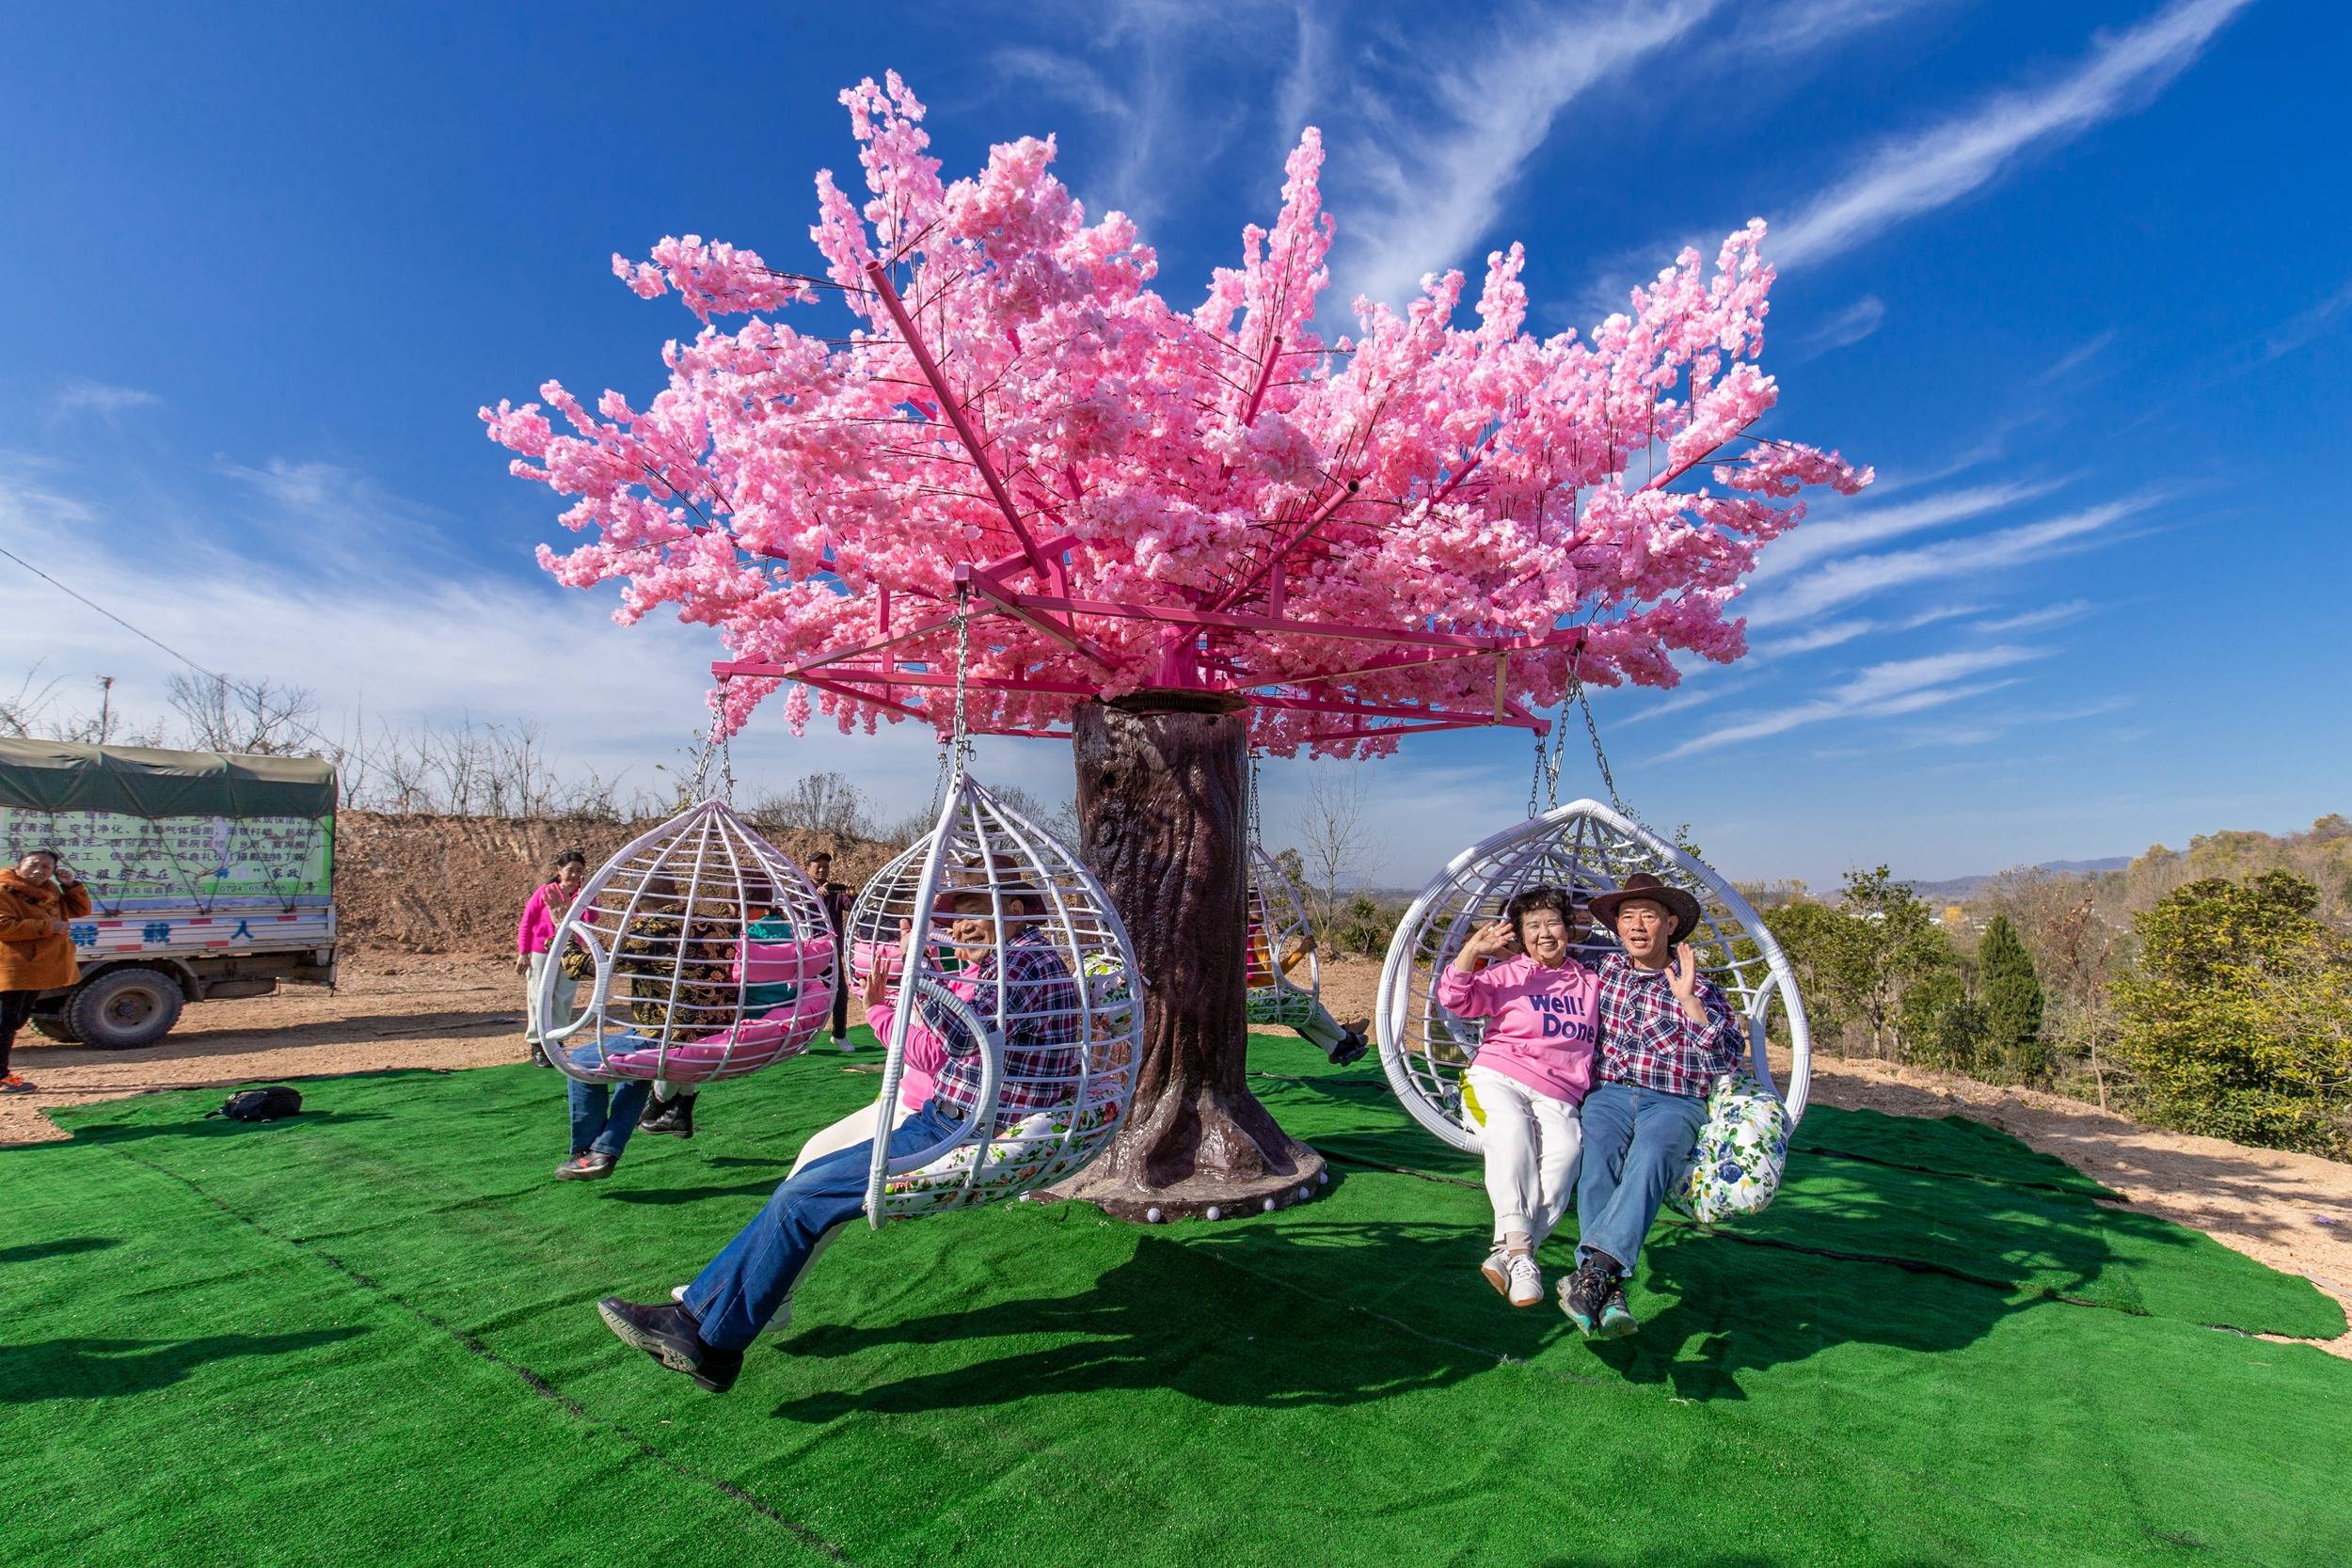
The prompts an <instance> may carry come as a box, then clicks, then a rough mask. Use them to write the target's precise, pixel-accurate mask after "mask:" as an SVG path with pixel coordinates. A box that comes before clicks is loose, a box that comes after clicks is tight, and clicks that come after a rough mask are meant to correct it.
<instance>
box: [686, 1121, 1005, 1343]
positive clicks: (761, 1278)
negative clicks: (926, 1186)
mask: <svg viewBox="0 0 2352 1568" xmlns="http://www.w3.org/2000/svg"><path fill="white" fill-rule="evenodd" d="M961 1123H962V1116H961V1111H960V1110H958V1109H957V1108H956V1107H954V1106H947V1105H943V1104H942V1103H941V1102H940V1101H936V1100H934V1101H931V1102H930V1104H928V1105H926V1106H924V1107H923V1108H922V1109H921V1110H919V1111H917V1112H915V1113H914V1115H913V1116H911V1117H907V1119H906V1120H904V1121H902V1122H900V1123H899V1124H898V1127H897V1129H896V1130H895V1131H893V1132H891V1134H890V1154H891V1158H893V1159H897V1158H898V1156H900V1155H903V1154H912V1153H914V1152H915V1151H916V1150H918V1149H924V1148H930V1147H931V1146H932V1145H934V1144H938V1143H943V1142H945V1141H946V1139H947V1137H948V1136H949V1135H950V1134H951V1133H953V1132H955V1131H956V1129H957V1128H958V1127H959V1126H961ZM873 1163H874V1140H873V1139H871V1138H867V1139H866V1140H864V1141H863V1142H860V1143H854V1144H851V1145H850V1147H849V1148H841V1149H836V1150H834V1152H833V1153H831V1154H828V1155H826V1156H825V1157H824V1158H823V1159H821V1160H812V1161H810V1162H809V1163H808V1164H805V1165H803V1166H802V1167H801V1168H800V1169H799V1170H798V1171H797V1172H795V1173H794V1174H792V1175H791V1176H789V1177H787V1178H786V1179H785V1180H784V1182H783V1184H782V1185H780V1186H778V1187H777V1188H776V1190H775V1192H774V1194H773V1195H772V1196H770V1198H769V1199H768V1206H767V1207H766V1208H764V1209H762V1210H761V1211H760V1212H759V1213H758V1214H757V1215H756V1216H755V1218H754V1219H753V1220H752V1223H751V1224H749V1225H747V1226H745V1227H743V1228H742V1229H741V1230H739V1231H738V1232H737V1233H736V1237H735V1240H733V1241H731V1242H729V1243H727V1244H726V1246H725V1247H724V1248H723V1249H722V1250H721V1252H720V1254H719V1256H718V1257H716V1258H713V1259H711V1260H710V1263H709V1265H708V1266H707V1268H705V1269H704V1270H703V1272H702V1273H701V1274H699V1275H695V1276H694V1283H693V1284H691V1285H689V1286H688V1287H687V1288H686V1309H687V1310H688V1311H689V1312H691V1313H692V1314H693V1315H694V1318H695V1321H696V1322H698V1323H700V1324H701V1325H702V1330H701V1332H702V1337H703V1342H704V1343H705V1344H707V1345H714V1346H717V1347H718V1348H719V1349H721V1350H729V1349H735V1350H739V1349H741V1348H742V1347H743V1346H745V1345H748V1344H750V1343H751V1342H752V1341H753V1340H754V1339H756V1338H759V1331H760V1330H761V1329H763V1328H765V1327H766V1326H767V1325H768V1320H769V1319H770V1318H772V1317H774V1316H775V1314H776V1307H777V1305H778V1304H779V1303H781V1302H782V1301H783V1300H784V1299H785V1298H786V1297H787V1296H788V1295H790V1294H791V1293H792V1286H793V1284H794V1282H795V1281H796V1280H798V1279H799V1277H800V1274H801V1270H802V1269H803V1268H805V1267H806V1266H807V1264H808V1259H809V1255H810V1254H811V1253H812V1252H814V1251H815V1250H816V1248H817V1243H818V1242H820V1241H822V1240H824V1237H825V1232H827V1231H829V1230H831V1229H833V1228H834V1227H835V1226H839V1225H847V1224H848V1223H849V1222H850V1221H851V1220H853V1219H855V1218H857V1217H858V1215H859V1214H861V1213H863V1212H865V1210H866V1179H867V1176H868V1175H869V1173H870V1172H871V1170H872V1168H873Z"/></svg>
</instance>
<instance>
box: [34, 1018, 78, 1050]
mask: <svg viewBox="0 0 2352 1568" xmlns="http://www.w3.org/2000/svg"><path fill="white" fill-rule="evenodd" d="M32 1024H33V1033H34V1034H36V1035H39V1036H40V1037H41V1038H43V1039H49V1040H56V1042H57V1043H58V1044H59V1045H79V1044H80V1043H81V1041H82V1037H81V1036H79V1035H77V1034H75V1033H74V1032H73V1025H72V1024H71V1023H68V1022H66V1020H65V1014H63V1013H35V1014H34V1015H33V1018H32Z"/></svg>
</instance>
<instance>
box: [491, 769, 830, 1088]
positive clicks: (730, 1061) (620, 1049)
mask: <svg viewBox="0 0 2352 1568" xmlns="http://www.w3.org/2000/svg"><path fill="white" fill-rule="evenodd" d="M575 945H577V946H578V947H580V948H582V949H584V950H585V951H586V952H587V954H588V956H589V959H590V963H591V966H592V972H591V974H590V976H589V983H588V987H587V991H586V996H585V999H584V1000H583V1001H582V1002H581V1003H580V1010H579V1013H578V1015H577V1016H576V1017H575V1018H574V1019H573V1020H572V1021H571V1022H569V1023H566V1024H563V1025H561V1026H558V1027H554V1028H549V1029H547V1030H545V1031H543V1037H544V1039H545V1042H546V1045H547V1051H548V1059H549V1060H550V1061H552V1062H553V1063H554V1064H555V1065H556V1066H557V1067H559V1068H561V1069H563V1070H564V1072H565V1073H566V1074H567V1075H569V1076H571V1077H573V1078H577V1079H580V1080H581V1081H582V1082H585V1083H611V1082H613V1081H615V1080H621V1079H655V1078H659V1079H663V1080H666V1081H668V1082H670V1083H674V1084H700V1083H707V1082H709V1081H711V1080H714V1079H720V1078H739V1077H741V1076H742V1075H743V1074H745V1073H747V1072H756V1071H758V1070H759V1069H761V1068H764V1067H767V1066H770V1065H771V1064H772V1063H775V1062H780V1061H782V1060H784V1059H785V1058H786V1057H787V1056H793V1055H797V1054H799V1053H801V1052H803V1051H804V1050H806V1049H807V1047H808V1042H809V1041H810V1039H812V1038H813V1037H815V1036H816V1034H817V1031H818V1029H819V1028H821V1027H823V1025H824V1024H825V1022H826V1021H827V1020H828V1019H829V1018H830V1017H831V1016H832V1011H833V988H834V980H835V976H834V973H833V971H834V945H833V927H832V925H831V923H830V922H828V921H827V920H826V918H825V906H824V901H823V900H822V899H821V898H819V897H818V894H817V890H816V888H815V887H814V886H812V885H811V884H810V882H809V879H808V878H807V877H806V876H804V875H803V873H802V871H801V868H800V867H799V866H797V865H795V864H793V863H792V862H791V860H790V859H789V858H787V856H786V855H785V853H784V852H783V851H782V850H780V849H778V848H777V847H775V846H774V845H772V844H770V843H769V842H768V841H767V840H766V839H764V838H762V837H760V835H759V834H758V833H756V832H753V831H752V829H751V828H750V827H749V826H747V825H746V824H745V823H744V821H743V819H742V818H741V817H739V816H736V815H735V813H734V812H733V811H732V810H731V809H729V808H728V806H727V805H726V804H725V802H723V801H722V800H715V799H714V800H705V801H704V802H703V803H702V804H700V805H698V806H695V807H693V808H692V809H691V810H689V811H687V812H684V813H682V814H681V815H679V816H674V817H672V818H671V819H670V820H669V821H667V822H664V823H662V824H661V825H660V827H658V828H655V829H654V830H652V831H651V832H647V833H644V834H643V835H641V836H640V837H638V838H636V839H634V840H632V841H631V842H630V843H629V844H628V845H627V846H625V847H623V848H622V849H621V850H620V851H619V852H618V853H617V854H615V855H614V856H613V857H612V859H611V860H609V861H607V862H606V863H604V865H603V866H601V867H600V868H598V870H597V871H596V874H595V875H594V876H592V877H590V878H589V879H588V880H587V882H586V883H585V884H584V885H583V886H582V887H581V888H580V895H579V897H577V898H575V899H574V900H573V901H572V906H571V908H570V909H568V910H566V911H564V917H563V919H562V920H560V921H559V922H557V924H556V927H555V940H554V942H553V943H552V945H551V946H550V947H549V949H548V951H549V952H550V953H551V954H554V955H556V956H558V957H559V958H560V957H561V956H562V955H563V954H564V953H565V952H567V951H568V950H570V949H571V948H572V947H574V946H575ZM563 981H564V975H563V974H562V972H561V970H560V968H559V966H558V964H557V963H555V962H550V963H548V966H547V968H546V971H545V974H544V975H543V976H542V978H541V981H540V987H539V993H538V996H537V997H536V999H535V1000H536V1004H537V1006H538V1007H539V1009H540V1016H541V1017H543V1018H546V1017H552V1016H553V1006H554V999H555V993H556V990H557V988H558V987H559V986H560V985H561V984H562V983H563Z"/></svg>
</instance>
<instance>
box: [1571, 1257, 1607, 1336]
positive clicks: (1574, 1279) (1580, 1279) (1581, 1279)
mask: <svg viewBox="0 0 2352 1568" xmlns="http://www.w3.org/2000/svg"><path fill="white" fill-rule="evenodd" d="M1614 1285H1615V1281H1613V1279H1611V1278H1610V1276H1609V1275H1607V1274H1606V1273H1604V1272H1603V1271H1602V1270H1601V1269H1600V1268H1599V1267H1598V1266H1597V1264H1595V1263H1593V1262H1592V1261H1591V1260H1590V1259H1585V1260H1582V1261H1580V1262H1579V1263H1578V1264H1577V1266H1576V1272H1575V1273H1574V1274H1572V1275H1568V1277H1567V1278H1565V1279H1564V1280H1562V1281H1561V1282H1560V1310H1561V1311H1563V1312H1565V1313H1566V1314H1567V1315H1568V1322H1570V1323H1574V1324H1576V1327H1577V1332H1579V1333H1580V1334H1582V1335H1583V1336H1584V1337H1585V1338H1592V1336H1593V1334H1594V1332H1595V1331H1596V1330H1597V1329H1598V1328H1599V1327H1600V1317H1601V1309H1602V1308H1603V1307H1605V1306H1606V1305H1607V1304H1608V1301H1609V1292H1610V1291H1611V1290H1613V1288H1614Z"/></svg>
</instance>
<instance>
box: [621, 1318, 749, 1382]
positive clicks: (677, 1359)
mask: <svg viewBox="0 0 2352 1568" xmlns="http://www.w3.org/2000/svg"><path fill="white" fill-rule="evenodd" d="M596 1313H597V1315H598V1316H599V1317H601V1318H603V1319H604V1326H605V1327H607V1328H609V1329H611V1330H612V1332H613V1334H614V1335H615V1336H617V1337H618V1338H620V1340H621V1342H622V1343H623V1344H627V1345H634V1346H636V1347H637V1348H638V1349H639V1350H642V1351H644V1353H645V1354H647V1355H650V1356H652V1357H653V1358H654V1359H655V1360H656V1361H659V1362H660V1363H661V1364H662V1365H663V1366H665V1367H667V1368H669V1369H670V1370H672V1371H674V1372H684V1373H685V1374H686V1375H687V1376H689V1377H691V1378H692V1379H693V1380H694V1382H695V1385H696V1386H699V1387H703V1388H707V1389H709V1390H710V1391H711V1392H712V1393H714V1394H723V1393H725V1392H726V1391H727V1390H728V1389H730V1388H732V1387H734V1386H735V1379H736V1374H737V1373H739V1372H740V1371H741V1370H743V1353H742V1352H741V1351H739V1350H721V1349H719V1348H718V1347H717V1346H716V1345H709V1344H705V1343H704V1342H703V1337H702V1334H701V1332H700V1330H701V1327H702V1325H701V1324H700V1323H696V1322H695V1321H694V1314H692V1313H691V1312H689V1311H688V1310H687V1309H686V1308H685V1307H677V1306H674V1305H672V1304H670V1303H668V1302H662V1303H660V1304H659V1305H643V1306H641V1305H640V1304H638V1303H636V1302H630V1301H623V1300H622V1299H621V1298H620V1297H618V1296H607V1297H605V1298H604V1299H603V1300H602V1301H600V1302H598V1303H596Z"/></svg>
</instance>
